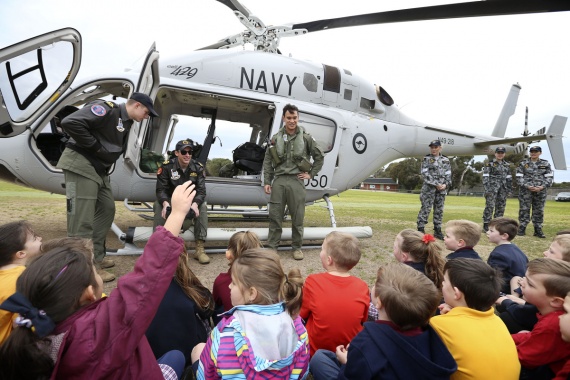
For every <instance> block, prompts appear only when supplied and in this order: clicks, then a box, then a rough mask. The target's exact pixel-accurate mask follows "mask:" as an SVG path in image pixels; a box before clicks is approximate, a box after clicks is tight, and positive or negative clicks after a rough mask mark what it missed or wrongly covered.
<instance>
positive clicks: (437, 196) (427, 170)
mask: <svg viewBox="0 0 570 380" xmlns="http://www.w3.org/2000/svg"><path fill="white" fill-rule="evenodd" d="M421 176H422V179H423V181H424V184H423V186H422V192H421V194H420V201H421V202H422V207H421V209H420V212H419V213H418V229H423V228H424V226H425V225H426V224H427V222H428V217H429V213H430V212H431V209H432V207H433V226H434V229H436V230H441V224H442V221H443V205H444V202H445V195H446V194H447V189H448V188H449V187H450V186H451V162H450V161H449V158H447V157H446V156H443V155H441V154H440V155H439V156H433V155H431V154H427V155H426V156H425V157H424V159H423V161H422V168H421ZM443 184H445V185H446V189H444V190H437V189H436V186H437V185H443Z"/></svg>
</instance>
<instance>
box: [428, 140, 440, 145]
mask: <svg viewBox="0 0 570 380" xmlns="http://www.w3.org/2000/svg"><path fill="white" fill-rule="evenodd" d="M429 146H441V141H439V140H433V141H432V142H430V143H429Z"/></svg>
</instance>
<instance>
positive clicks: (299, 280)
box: [231, 248, 303, 316]
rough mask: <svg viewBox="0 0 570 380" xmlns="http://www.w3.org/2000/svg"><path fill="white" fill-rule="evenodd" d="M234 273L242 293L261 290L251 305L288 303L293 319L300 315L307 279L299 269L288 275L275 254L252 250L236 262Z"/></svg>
mask: <svg viewBox="0 0 570 380" xmlns="http://www.w3.org/2000/svg"><path fill="white" fill-rule="evenodd" d="M231 270H232V279H233V278H235V280H236V281H237V285H238V286H239V288H240V290H242V291H243V290H245V289H249V288H255V289H256V290H257V297H256V298H255V299H254V300H251V301H250V302H249V303H251V304H258V305H272V304H274V303H279V302H285V306H286V308H287V311H288V312H289V314H290V315H292V316H293V315H296V314H298V312H299V309H300V308H301V301H302V295H303V292H302V290H303V277H301V272H300V271H299V269H292V270H291V271H289V274H288V275H285V272H283V267H282V266H281V260H280V259H279V255H278V254H277V253H276V252H275V251H273V250H270V249H263V248H255V249H248V250H247V251H245V252H243V253H242V254H241V255H240V256H239V257H238V258H236V259H235V260H234V262H233V263H232V267H231Z"/></svg>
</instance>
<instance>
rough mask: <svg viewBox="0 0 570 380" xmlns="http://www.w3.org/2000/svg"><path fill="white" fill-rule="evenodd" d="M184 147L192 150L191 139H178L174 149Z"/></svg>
mask: <svg viewBox="0 0 570 380" xmlns="http://www.w3.org/2000/svg"><path fill="white" fill-rule="evenodd" d="M184 148H190V151H192V140H180V141H178V142H177V143H176V150H182V149H184Z"/></svg>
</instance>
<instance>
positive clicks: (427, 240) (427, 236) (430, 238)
mask: <svg viewBox="0 0 570 380" xmlns="http://www.w3.org/2000/svg"><path fill="white" fill-rule="evenodd" d="M422 241H423V242H424V244H426V245H427V244H429V243H430V242H432V241H435V237H433V235H431V234H424V236H423V237H422Z"/></svg>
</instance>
